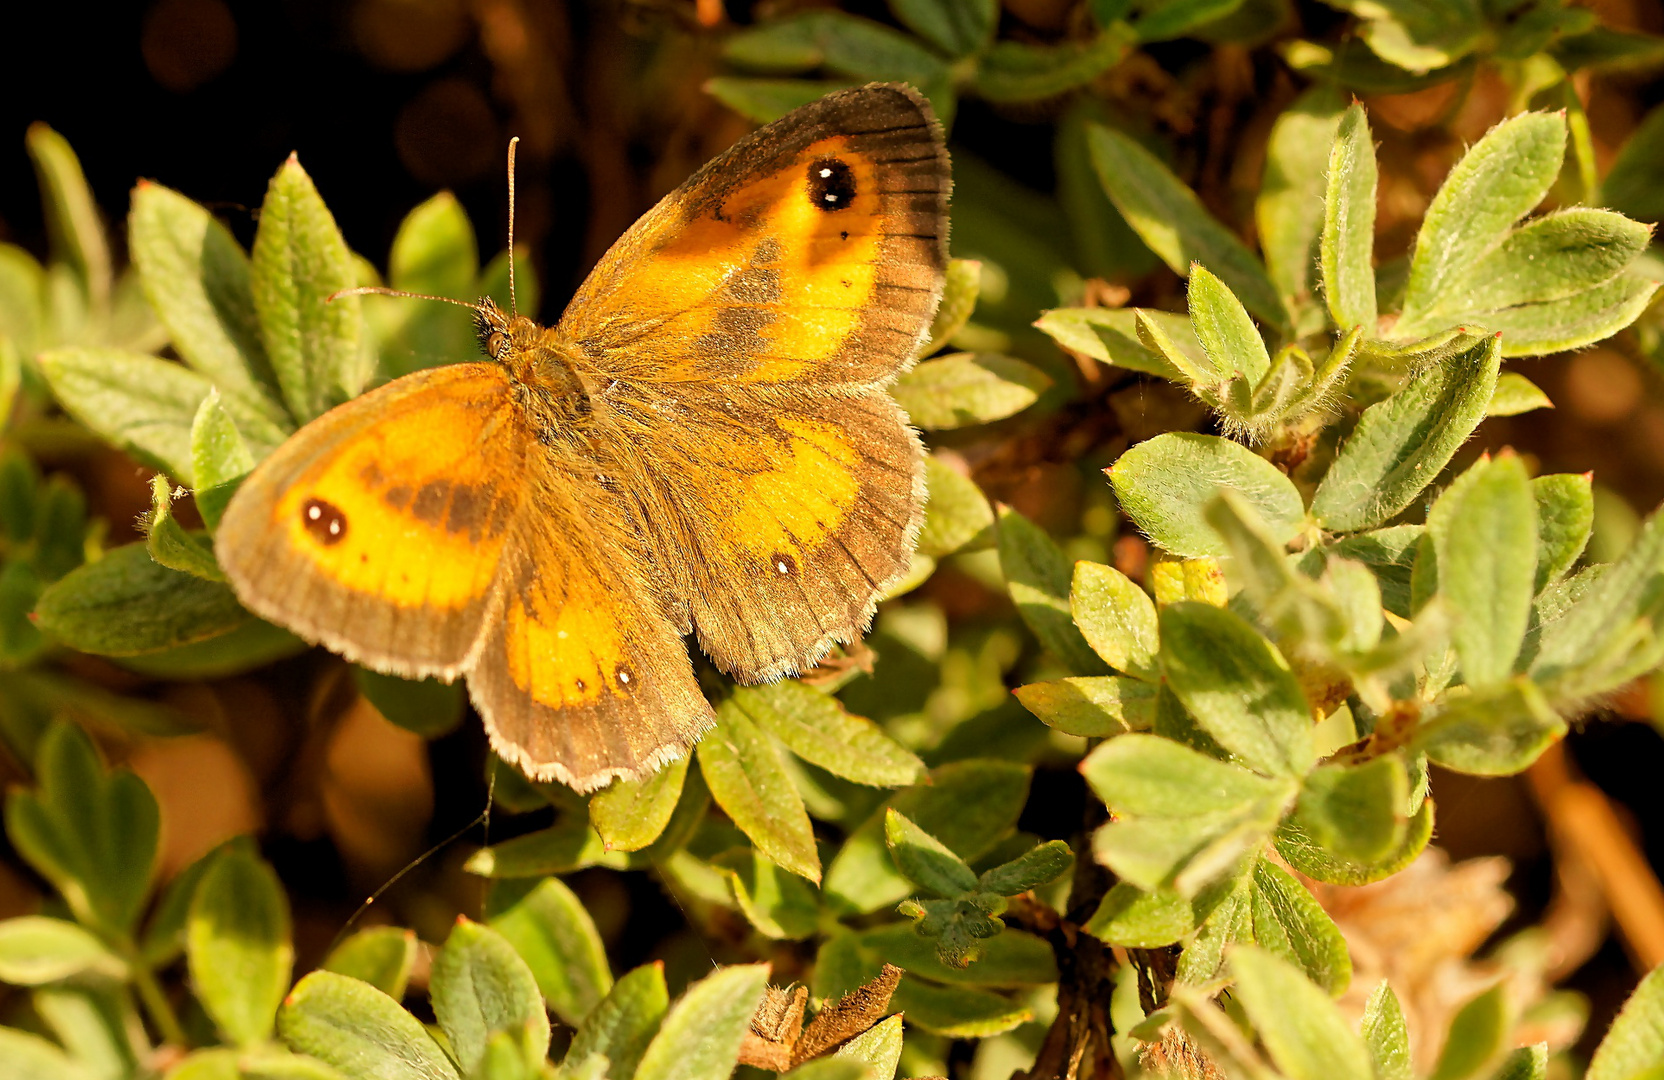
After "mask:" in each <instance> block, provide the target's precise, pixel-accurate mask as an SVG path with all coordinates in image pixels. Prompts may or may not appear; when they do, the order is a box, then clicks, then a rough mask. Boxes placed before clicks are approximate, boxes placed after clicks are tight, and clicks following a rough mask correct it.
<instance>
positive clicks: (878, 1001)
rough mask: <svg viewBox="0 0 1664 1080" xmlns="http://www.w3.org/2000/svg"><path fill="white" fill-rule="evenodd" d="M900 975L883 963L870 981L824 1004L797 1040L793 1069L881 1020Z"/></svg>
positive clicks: (894, 967)
mask: <svg viewBox="0 0 1664 1080" xmlns="http://www.w3.org/2000/svg"><path fill="white" fill-rule="evenodd" d="M901 975H902V971H901V969H900V968H898V967H896V966H895V965H894V964H885V965H884V969H883V970H882V971H880V972H879V973H878V975H877V977H875V978H874V979H872V981H870V982H868V983H866V984H865V985H863V986H858V987H856V988H855V989H854V990H851V991H850V992H849V993H847V994H845V995H844V996H843V997H841V998H839V999H838V1000H837V1001H833V1002H830V1003H828V1004H826V1005H825V1006H823V1007H822V1008H821V1010H820V1012H818V1013H816V1014H815V1018H814V1019H813V1020H811V1021H809V1026H808V1027H807V1028H805V1029H804V1030H803V1035H802V1036H801V1037H800V1038H799V1039H798V1040H797V1046H796V1047H795V1048H794V1049H793V1051H792V1066H793V1067H794V1068H795V1067H796V1066H798V1065H801V1064H803V1063H804V1062H805V1061H808V1060H810V1059H811V1058H817V1057H820V1056H821V1055H823V1054H826V1053H829V1052H830V1051H832V1050H835V1049H837V1048H838V1047H839V1046H841V1045H843V1044H844V1043H846V1042H848V1041H849V1040H850V1039H853V1038H855V1036H857V1035H859V1034H861V1033H862V1032H863V1031H865V1030H867V1029H868V1028H870V1027H872V1026H873V1025H874V1024H876V1023H878V1022H879V1021H880V1020H882V1019H884V1017H885V1010H886V1009H888V1008H889V1007H890V995H891V994H893V993H895V992H896V986H897V985H899V984H900V982H901Z"/></svg>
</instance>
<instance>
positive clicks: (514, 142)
mask: <svg viewBox="0 0 1664 1080" xmlns="http://www.w3.org/2000/svg"><path fill="white" fill-rule="evenodd" d="M518 145H520V136H518V135H515V136H514V137H512V138H511V139H509V141H508V312H509V314H510V315H512V316H514V317H516V318H518V317H519V315H520V306H519V304H518V303H516V302H515V298H514V148H515V147H516V146H518Z"/></svg>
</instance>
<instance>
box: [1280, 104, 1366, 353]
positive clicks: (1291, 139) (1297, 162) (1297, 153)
mask: <svg viewBox="0 0 1664 1080" xmlns="http://www.w3.org/2000/svg"><path fill="white" fill-rule="evenodd" d="M1344 106H1345V98H1344V97H1343V96H1342V94H1341V92H1340V91H1339V89H1337V88H1336V87H1334V86H1332V85H1328V84H1324V83H1319V84H1317V85H1315V86H1313V87H1311V88H1310V89H1309V90H1307V91H1306V92H1305V93H1303V94H1301V95H1300V96H1299V97H1298V98H1296V99H1295V100H1294V103H1293V104H1291V105H1290V106H1289V107H1288V108H1286V109H1284V110H1283V111H1282V112H1281V113H1280V114H1279V115H1278V117H1277V122H1276V123H1275V124H1273V125H1272V127H1271V140H1270V142H1269V143H1268V144H1267V145H1266V151H1265V172H1264V174H1263V175H1262V177H1261V180H1260V192H1259V196H1258V198H1257V199H1256V200H1255V202H1254V222H1255V224H1256V225H1257V226H1258V232H1259V236H1260V247H1261V249H1262V250H1263V251H1264V252H1265V264H1266V269H1267V270H1268V271H1269V272H1270V274H1271V280H1272V281H1273V282H1274V283H1275V284H1276V286H1277V290H1278V292H1280V293H1281V294H1282V296H1283V302H1284V303H1285V304H1286V305H1288V308H1289V310H1290V311H1293V312H1296V313H1300V314H1302V315H1305V314H1307V313H1309V314H1310V316H1313V317H1314V318H1302V319H1301V320H1300V322H1301V325H1300V326H1299V327H1297V329H1298V330H1300V331H1302V332H1310V331H1313V330H1321V329H1322V319H1323V315H1322V311H1321V309H1320V308H1318V306H1317V305H1316V303H1315V302H1314V301H1316V299H1317V291H1318V280H1317V268H1318V265H1319V259H1318V244H1319V237H1320V235H1321V234H1322V232H1323V229H1324V223H1325V220H1326V219H1320V218H1318V217H1317V216H1316V215H1315V214H1313V213H1312V207H1313V206H1314V205H1316V203H1317V201H1318V200H1319V199H1322V198H1323V195H1324V186H1325V185H1324V176H1325V174H1326V172H1327V173H1328V174H1329V175H1333V172H1332V170H1330V167H1329V162H1330V157H1329V153H1330V147H1331V145H1332V144H1333V143H1334V142H1335V131H1336V129H1337V128H1338V127H1339V125H1340V122H1341V115H1342V109H1343V108H1344ZM1373 153H1374V151H1373V147H1372V148H1371V158H1370V161H1371V163H1372V164H1373V162H1374V156H1373ZM1373 210H1374V204H1373V202H1372V203H1371V213H1372V214H1373ZM1371 278H1372V284H1373V275H1371ZM1343 325H1344V324H1343Z"/></svg>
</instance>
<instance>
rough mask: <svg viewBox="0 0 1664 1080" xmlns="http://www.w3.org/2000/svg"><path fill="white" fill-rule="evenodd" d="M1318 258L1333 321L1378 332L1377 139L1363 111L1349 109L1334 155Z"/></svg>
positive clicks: (1354, 107) (1358, 106) (1331, 154)
mask: <svg viewBox="0 0 1664 1080" xmlns="http://www.w3.org/2000/svg"><path fill="white" fill-rule="evenodd" d="M1328 175H1329V181H1328V190H1327V191H1326V192H1325V194H1324V198H1323V233H1322V239H1321V240H1320V242H1319V259H1320V262H1321V265H1322V268H1323V298H1324V300H1325V301H1326V302H1327V303H1328V305H1329V317H1330V318H1332V319H1334V320H1335V325H1336V326H1339V327H1341V328H1343V329H1344V328H1347V327H1352V326H1360V325H1361V326H1363V327H1364V328H1365V332H1366V333H1371V335H1372V336H1373V334H1372V331H1373V330H1374V328H1375V314H1376V312H1375V267H1374V264H1373V255H1374V251H1375V184H1376V167H1375V140H1374V139H1373V138H1372V137H1371V135H1370V131H1369V118H1368V117H1367V116H1365V115H1364V107H1363V106H1362V105H1361V104H1359V103H1358V102H1353V103H1352V107H1351V108H1350V109H1347V110H1346V115H1345V117H1344V118H1343V119H1342V120H1341V122H1340V127H1339V130H1338V131H1337V132H1336V135H1335V143H1334V147H1333V149H1332V150H1330V152H1329V174H1328Z"/></svg>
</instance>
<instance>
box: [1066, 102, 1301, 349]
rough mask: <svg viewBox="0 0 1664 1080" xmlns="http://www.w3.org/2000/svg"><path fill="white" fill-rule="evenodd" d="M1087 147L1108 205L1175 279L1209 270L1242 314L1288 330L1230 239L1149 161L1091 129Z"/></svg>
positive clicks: (1258, 275)
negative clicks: (1194, 269) (1199, 268)
mask: <svg viewBox="0 0 1664 1080" xmlns="http://www.w3.org/2000/svg"><path fill="white" fill-rule="evenodd" d="M1087 140H1088V147H1089V148H1090V153H1091V156H1092V163H1093V166H1094V168H1096V169H1097V171H1098V179H1099V181H1100V182H1102V184H1103V185H1104V191H1105V192H1106V193H1108V195H1109V198H1110V201H1111V202H1113V203H1114V204H1115V208H1116V209H1117V210H1119V211H1121V216H1123V217H1125V218H1126V219H1127V224H1129V225H1131V226H1132V227H1133V230H1134V231H1135V232H1137V233H1138V235H1139V238H1140V239H1142V240H1143V241H1144V243H1146V244H1148V245H1149V247H1150V250H1151V251H1154V252H1155V253H1156V254H1157V255H1158V256H1160V257H1161V260H1162V261H1163V262H1165V263H1166V264H1167V265H1168V267H1169V268H1170V269H1171V270H1172V271H1173V272H1174V273H1175V274H1178V275H1180V276H1181V277H1182V276H1184V275H1186V274H1188V273H1189V272H1190V267H1191V264H1193V263H1201V264H1202V265H1204V266H1207V267H1209V268H1210V269H1211V270H1212V271H1213V272H1214V273H1216V274H1218V275H1219V277H1220V279H1221V280H1222V281H1224V283H1225V284H1226V285H1227V286H1228V287H1229V288H1230V289H1231V291H1232V292H1233V293H1235V294H1236V295H1237V296H1238V297H1240V298H1241V300H1242V303H1243V304H1244V305H1245V306H1246V307H1247V309H1248V310H1249V311H1251V312H1253V313H1254V314H1255V315H1257V316H1258V317H1259V318H1260V319H1262V320H1263V321H1265V322H1266V323H1267V324H1269V325H1270V326H1272V327H1275V328H1276V329H1278V330H1279V331H1281V330H1284V329H1286V328H1287V326H1288V312H1287V311H1286V310H1285V309H1284V307H1283V302H1282V299H1281V297H1280V296H1279V295H1278V293H1277V287H1276V286H1275V285H1273V284H1272V283H1271V279H1270V278H1269V277H1268V276H1266V272H1265V268H1264V267H1263V266H1262V265H1261V264H1260V262H1259V260H1258V259H1256V258H1255V257H1254V256H1253V254H1252V253H1251V252H1249V250H1248V248H1247V247H1246V246H1245V245H1244V244H1243V243H1242V241H1241V240H1239V239H1238V238H1237V237H1236V235H1235V234H1234V233H1232V232H1231V231H1230V230H1228V229H1226V228H1225V226H1223V225H1221V224H1220V223H1219V222H1218V221H1217V220H1215V219H1214V218H1213V217H1212V215H1210V214H1209V213H1208V212H1207V210H1205V209H1204V208H1203V207H1202V204H1201V203H1200V202H1199V201H1198V200H1197V198H1196V195H1195V193H1194V192H1192V191H1191V190H1190V189H1189V188H1188V187H1186V186H1185V185H1184V183H1183V182H1182V181H1180V180H1179V178H1178V177H1176V176H1174V175H1173V173H1172V172H1171V171H1170V170H1169V169H1168V168H1167V166H1165V165H1163V164H1162V163H1161V162H1160V161H1159V160H1158V159H1157V158H1156V157H1155V155H1153V154H1151V153H1150V152H1149V151H1148V150H1146V149H1144V148H1143V147H1142V146H1140V145H1139V144H1138V143H1136V142H1134V141H1133V140H1132V139H1130V138H1128V137H1127V136H1126V135H1123V134H1121V133H1120V132H1118V131H1114V130H1112V129H1110V128H1106V127H1100V126H1096V125H1094V126H1092V127H1090V128H1089V129H1088V132H1087Z"/></svg>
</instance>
